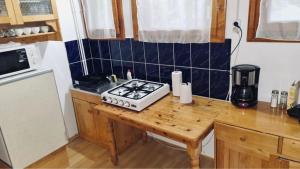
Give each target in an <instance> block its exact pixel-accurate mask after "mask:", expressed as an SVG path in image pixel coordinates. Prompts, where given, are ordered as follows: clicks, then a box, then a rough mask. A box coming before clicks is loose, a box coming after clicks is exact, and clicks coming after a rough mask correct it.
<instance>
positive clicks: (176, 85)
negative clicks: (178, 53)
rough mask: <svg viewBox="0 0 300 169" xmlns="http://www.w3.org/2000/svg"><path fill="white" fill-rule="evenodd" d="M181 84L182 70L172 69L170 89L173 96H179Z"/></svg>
mask: <svg viewBox="0 0 300 169" xmlns="http://www.w3.org/2000/svg"><path fill="white" fill-rule="evenodd" d="M181 84H182V72H181V71H174V72H172V89H173V95H174V96H180V88H181Z"/></svg>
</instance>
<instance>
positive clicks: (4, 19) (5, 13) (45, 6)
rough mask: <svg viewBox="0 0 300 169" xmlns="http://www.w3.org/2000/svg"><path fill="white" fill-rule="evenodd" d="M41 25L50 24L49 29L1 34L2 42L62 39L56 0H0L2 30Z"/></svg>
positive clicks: (0, 40)
mask: <svg viewBox="0 0 300 169" xmlns="http://www.w3.org/2000/svg"><path fill="white" fill-rule="evenodd" d="M41 26H49V31H48V32H47V31H44V32H42V31H40V32H38V33H37V32H35V33H32V34H27V35H25V34H23V35H21V34H20V35H18V36H17V35H15V36H13V35H10V36H9V37H7V36H5V37H2V36H0V43H6V42H9V41H14V42H22V43H33V42H38V41H47V40H61V33H60V27H59V23H58V15H57V9H56V1H55V0H0V32H7V31H8V30H10V29H12V30H13V29H16V28H18V29H20V28H31V27H41Z"/></svg>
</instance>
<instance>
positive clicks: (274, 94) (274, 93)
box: [271, 90, 279, 108]
mask: <svg viewBox="0 0 300 169" xmlns="http://www.w3.org/2000/svg"><path fill="white" fill-rule="evenodd" d="M278 95H279V91H278V90H273V91H272V96H271V107H272V108H277V106H278Z"/></svg>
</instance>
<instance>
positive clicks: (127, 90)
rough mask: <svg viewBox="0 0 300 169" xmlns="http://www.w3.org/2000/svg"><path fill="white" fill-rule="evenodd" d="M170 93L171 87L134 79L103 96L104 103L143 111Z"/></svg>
mask: <svg viewBox="0 0 300 169" xmlns="http://www.w3.org/2000/svg"><path fill="white" fill-rule="evenodd" d="M169 92H170V86H169V85H168V84H164V83H157V82H151V81H145V80H139V79H133V80H130V81H128V82H126V83H123V84H121V85H119V86H117V87H115V88H113V89H111V90H108V91H106V92H104V93H102V94H101V98H102V101H103V102H105V103H109V104H113V105H116V106H120V107H124V108H127V109H131V110H135V111H142V110H143V109H145V108H146V107H148V106H149V105H151V104H152V103H154V102H156V101H157V100H159V99H161V98H162V97H164V96H165V95H167V94H168V93H169Z"/></svg>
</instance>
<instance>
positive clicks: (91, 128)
mask: <svg viewBox="0 0 300 169" xmlns="http://www.w3.org/2000/svg"><path fill="white" fill-rule="evenodd" d="M73 103H74V107H75V111H76V118H77V124H78V125H77V126H78V130H79V133H80V137H82V138H84V139H86V140H89V141H91V142H94V141H95V140H96V138H97V131H96V130H95V128H96V121H95V120H94V116H95V112H94V111H93V104H90V103H89V102H86V101H83V100H79V99H73Z"/></svg>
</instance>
